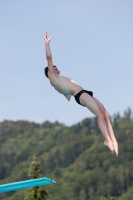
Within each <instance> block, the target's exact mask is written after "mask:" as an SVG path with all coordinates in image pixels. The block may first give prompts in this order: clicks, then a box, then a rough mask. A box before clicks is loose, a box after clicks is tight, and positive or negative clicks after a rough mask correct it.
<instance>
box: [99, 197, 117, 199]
mask: <svg viewBox="0 0 133 200" xmlns="http://www.w3.org/2000/svg"><path fill="white" fill-rule="evenodd" d="M116 199H117V197H111V196H107V197H103V196H102V197H100V199H99V200H116Z"/></svg>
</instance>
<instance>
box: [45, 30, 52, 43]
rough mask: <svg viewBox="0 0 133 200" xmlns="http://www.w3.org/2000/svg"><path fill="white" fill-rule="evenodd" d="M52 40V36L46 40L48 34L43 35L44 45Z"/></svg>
mask: <svg viewBox="0 0 133 200" xmlns="http://www.w3.org/2000/svg"><path fill="white" fill-rule="evenodd" d="M52 38H53V36H51V37H50V38H48V33H47V32H46V33H45V35H44V40H45V43H49V42H50V41H51V39H52Z"/></svg>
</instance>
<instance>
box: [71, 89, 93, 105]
mask: <svg viewBox="0 0 133 200" xmlns="http://www.w3.org/2000/svg"><path fill="white" fill-rule="evenodd" d="M83 93H87V94H89V95H90V96H93V92H92V91H87V90H81V91H80V92H79V93H77V94H76V95H75V100H76V102H77V103H78V104H80V105H81V106H83V105H82V104H81V103H80V101H79V97H80V95H81V94H83Z"/></svg>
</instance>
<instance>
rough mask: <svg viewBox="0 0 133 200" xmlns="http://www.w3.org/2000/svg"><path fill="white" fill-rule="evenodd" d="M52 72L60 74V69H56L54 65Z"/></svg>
mask: <svg viewBox="0 0 133 200" xmlns="http://www.w3.org/2000/svg"><path fill="white" fill-rule="evenodd" d="M54 74H58V75H59V74H60V71H59V70H58V69H57V67H54Z"/></svg>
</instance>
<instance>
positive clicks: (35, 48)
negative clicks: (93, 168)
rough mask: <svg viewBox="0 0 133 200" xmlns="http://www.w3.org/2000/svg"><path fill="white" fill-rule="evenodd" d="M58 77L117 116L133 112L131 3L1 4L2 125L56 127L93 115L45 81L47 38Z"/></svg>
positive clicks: (83, 0) (59, 0)
mask: <svg viewBox="0 0 133 200" xmlns="http://www.w3.org/2000/svg"><path fill="white" fill-rule="evenodd" d="M46 31H47V32H48V36H49V37H50V36H53V39H52V40H51V42H50V48H51V52H52V58H53V64H54V65H56V66H57V67H58V69H59V70H60V75H62V76H66V77H68V78H71V79H73V80H74V81H76V82H77V83H79V84H80V85H81V86H82V87H83V88H84V89H85V90H89V91H93V94H94V97H95V98H97V99H98V100H99V101H100V102H101V103H102V104H103V105H104V107H105V108H106V109H107V110H108V111H109V113H110V115H111V116H113V115H114V114H116V113H118V112H119V113H120V114H121V115H123V113H124V111H125V110H127V108H128V107H130V108H131V109H133V1H132V0H127V1H125V0H117V1H116V0H111V1H109V0H108V1H107V0H93V1H90V0H67V1H65V0H56V1H54V0H49V1H46V0H39V1H37V0H28V1H27V0H23V1H18V0H12V1H9V0H4V1H0V121H1V122H2V121H4V120H13V121H17V120H27V121H30V122H37V123H42V122H44V121H46V120H49V121H50V122H55V121H59V122H60V123H63V124H65V125H68V126H71V125H73V124H76V123H78V122H80V121H82V120H83V119H85V118H88V117H93V116H94V115H93V114H92V113H91V112H90V111H89V110H88V109H87V108H85V107H83V106H80V105H78V104H77V103H76V101H75V99H74V97H72V98H71V100H70V102H68V101H67V99H66V98H65V97H64V96H63V95H62V94H59V93H58V92H57V91H56V90H55V89H54V88H53V87H52V86H51V85H50V82H49V80H48V79H47V78H46V77H45V75H44V68H45V67H46V66H47V60H46V57H45V43H44V39H43V38H44V33H45V32H46Z"/></svg>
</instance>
